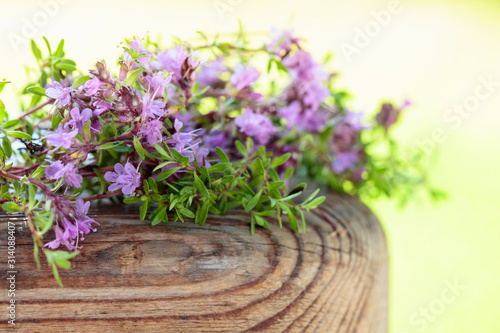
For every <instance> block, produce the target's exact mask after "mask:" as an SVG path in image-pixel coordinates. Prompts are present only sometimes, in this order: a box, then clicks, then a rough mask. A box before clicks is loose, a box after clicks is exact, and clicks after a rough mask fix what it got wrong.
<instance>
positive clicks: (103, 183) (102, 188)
mask: <svg viewBox="0 0 500 333" xmlns="http://www.w3.org/2000/svg"><path fill="white" fill-rule="evenodd" d="M94 172H95V174H96V176H97V178H99V183H100V185H101V193H104V191H106V180H105V179H104V176H103V175H102V173H101V172H100V171H99V170H97V168H95V169H94Z"/></svg>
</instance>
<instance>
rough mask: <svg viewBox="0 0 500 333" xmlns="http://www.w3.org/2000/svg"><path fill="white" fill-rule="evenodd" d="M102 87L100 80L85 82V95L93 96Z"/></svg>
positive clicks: (94, 79)
mask: <svg viewBox="0 0 500 333" xmlns="http://www.w3.org/2000/svg"><path fill="white" fill-rule="evenodd" d="M100 87H101V80H99V79H98V78H93V79H90V80H88V81H87V82H85V85H84V88H85V89H87V92H86V94H85V95H87V96H93V95H95V94H96V93H97V91H98V90H99V88H100Z"/></svg>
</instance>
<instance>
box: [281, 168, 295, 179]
mask: <svg viewBox="0 0 500 333" xmlns="http://www.w3.org/2000/svg"><path fill="white" fill-rule="evenodd" d="M294 172H295V169H294V168H293V166H289V167H288V168H287V169H286V170H285V173H284V174H283V178H282V179H288V178H290V177H292V176H293V173H294Z"/></svg>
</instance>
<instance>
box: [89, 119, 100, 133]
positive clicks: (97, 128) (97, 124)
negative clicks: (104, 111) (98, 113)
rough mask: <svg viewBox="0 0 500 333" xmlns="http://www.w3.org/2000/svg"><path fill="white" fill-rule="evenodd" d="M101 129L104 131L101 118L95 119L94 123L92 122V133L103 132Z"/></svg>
mask: <svg viewBox="0 0 500 333" xmlns="http://www.w3.org/2000/svg"><path fill="white" fill-rule="evenodd" d="M101 131H102V125H101V123H100V122H99V120H98V119H95V120H93V121H92V123H91V124H90V133H92V134H96V133H101Z"/></svg>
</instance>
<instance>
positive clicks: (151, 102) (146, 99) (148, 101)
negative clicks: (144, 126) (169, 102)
mask: <svg viewBox="0 0 500 333" xmlns="http://www.w3.org/2000/svg"><path fill="white" fill-rule="evenodd" d="M154 98H155V96H154V95H151V93H145V94H144V96H142V119H147V118H148V117H149V118H156V117H161V116H163V115H164V114H165V109H164V107H165V103H163V101H161V100H158V99H157V100H155V99H154Z"/></svg>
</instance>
